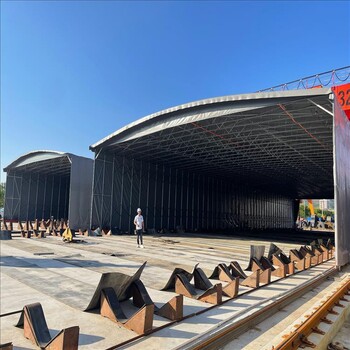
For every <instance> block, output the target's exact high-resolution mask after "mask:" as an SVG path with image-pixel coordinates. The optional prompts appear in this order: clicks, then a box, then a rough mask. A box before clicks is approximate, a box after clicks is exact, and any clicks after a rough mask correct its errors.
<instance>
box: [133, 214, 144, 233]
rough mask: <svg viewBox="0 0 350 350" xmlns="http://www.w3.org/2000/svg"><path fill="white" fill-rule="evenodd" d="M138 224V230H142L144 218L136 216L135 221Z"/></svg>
mask: <svg viewBox="0 0 350 350" xmlns="http://www.w3.org/2000/svg"><path fill="white" fill-rule="evenodd" d="M135 222H136V230H142V223H143V216H142V215H136V216H135V219H134V223H135Z"/></svg>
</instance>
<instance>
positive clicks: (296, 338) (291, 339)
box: [274, 279, 350, 350]
mask: <svg viewBox="0 0 350 350" xmlns="http://www.w3.org/2000/svg"><path fill="white" fill-rule="evenodd" d="M349 291H350V279H347V280H346V281H345V283H343V285H342V286H340V287H339V288H338V290H337V291H336V292H335V293H334V294H333V295H332V296H331V297H330V298H328V299H327V300H326V301H325V302H324V303H323V304H322V305H320V306H319V307H318V308H317V309H316V311H315V312H314V313H313V314H312V315H311V316H310V317H308V318H307V320H306V321H305V322H303V323H302V324H301V325H300V326H299V327H298V328H297V329H295V330H294V331H293V332H291V333H290V334H289V335H288V337H287V338H285V339H284V340H283V341H282V342H281V343H280V344H278V345H277V346H276V347H275V348H274V350H295V349H298V348H299V346H301V345H306V346H309V347H315V346H316V345H315V344H313V343H312V342H311V341H309V340H308V339H307V337H308V336H309V335H310V334H311V333H313V332H314V333H318V334H322V335H324V334H325V332H323V331H322V330H320V329H319V328H318V326H319V324H320V323H321V322H325V323H328V324H331V323H333V322H332V321H330V320H329V319H328V318H327V315H328V314H338V312H336V311H334V310H333V308H334V307H335V306H339V307H344V305H342V304H341V303H340V301H350V300H348V299H346V298H345V295H350V294H349Z"/></svg>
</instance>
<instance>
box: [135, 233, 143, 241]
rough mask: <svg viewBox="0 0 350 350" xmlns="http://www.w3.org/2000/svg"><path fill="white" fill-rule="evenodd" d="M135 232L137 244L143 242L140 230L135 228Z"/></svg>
mask: <svg viewBox="0 0 350 350" xmlns="http://www.w3.org/2000/svg"><path fill="white" fill-rule="evenodd" d="M136 234H137V244H143V241H142V230H136Z"/></svg>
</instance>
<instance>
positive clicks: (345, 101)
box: [333, 84, 350, 120]
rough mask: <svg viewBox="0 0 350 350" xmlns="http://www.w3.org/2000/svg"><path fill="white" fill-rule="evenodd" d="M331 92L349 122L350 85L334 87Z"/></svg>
mask: <svg viewBox="0 0 350 350" xmlns="http://www.w3.org/2000/svg"><path fill="white" fill-rule="evenodd" d="M333 91H334V94H335V95H336V96H337V99H338V102H339V104H340V105H341V107H342V109H343V111H344V112H345V113H346V115H347V117H348V119H349V120H350V84H344V85H339V86H335V87H334V88H333Z"/></svg>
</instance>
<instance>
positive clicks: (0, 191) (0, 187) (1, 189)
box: [0, 182, 5, 208]
mask: <svg viewBox="0 0 350 350" xmlns="http://www.w3.org/2000/svg"><path fill="white" fill-rule="evenodd" d="M4 205H5V183H4V182H3V183H0V208H3V207H4Z"/></svg>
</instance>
